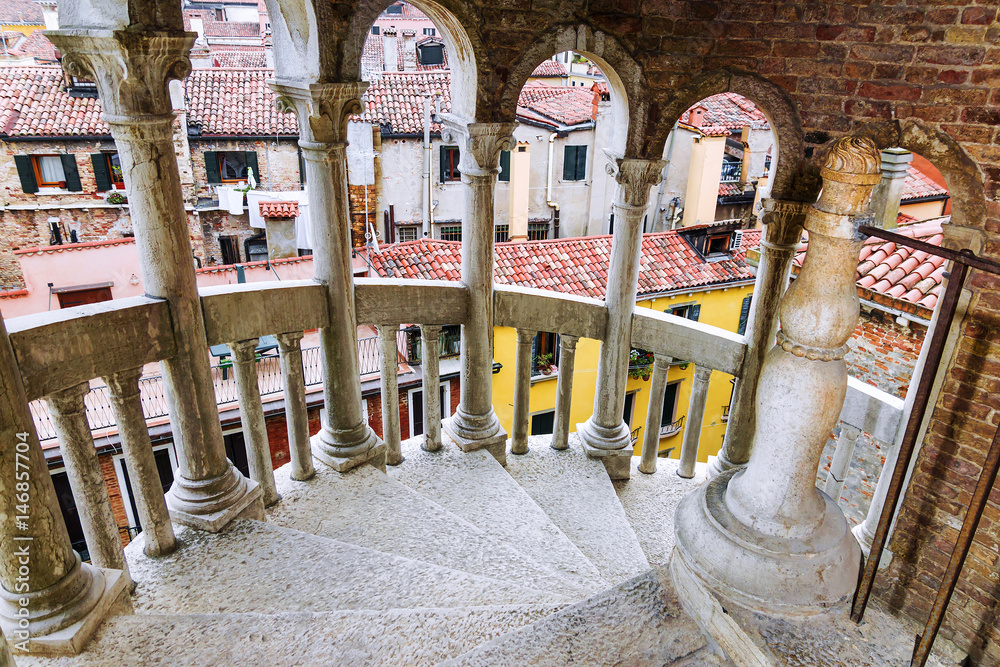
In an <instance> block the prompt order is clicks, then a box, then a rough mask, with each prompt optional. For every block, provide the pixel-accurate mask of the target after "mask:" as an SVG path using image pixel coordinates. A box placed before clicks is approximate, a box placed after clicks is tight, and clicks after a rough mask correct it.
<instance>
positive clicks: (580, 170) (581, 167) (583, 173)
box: [573, 146, 587, 181]
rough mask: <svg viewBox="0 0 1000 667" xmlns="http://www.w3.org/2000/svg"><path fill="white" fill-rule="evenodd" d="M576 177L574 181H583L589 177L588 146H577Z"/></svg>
mask: <svg viewBox="0 0 1000 667" xmlns="http://www.w3.org/2000/svg"><path fill="white" fill-rule="evenodd" d="M575 176H576V178H574V179H573V180H574V181H582V180H585V179H586V178H587V147H586V146H577V147H576V174H575Z"/></svg>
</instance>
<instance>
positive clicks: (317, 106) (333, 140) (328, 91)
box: [268, 81, 368, 148]
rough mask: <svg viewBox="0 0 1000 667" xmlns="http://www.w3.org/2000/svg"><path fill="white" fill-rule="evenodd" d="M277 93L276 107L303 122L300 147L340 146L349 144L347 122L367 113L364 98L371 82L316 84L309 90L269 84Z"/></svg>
mask: <svg viewBox="0 0 1000 667" xmlns="http://www.w3.org/2000/svg"><path fill="white" fill-rule="evenodd" d="M268 85H269V86H270V87H271V90H273V91H274V92H275V93H276V94H277V96H278V97H277V99H276V100H275V103H274V104H275V107H277V109H278V111H279V112H281V113H294V114H295V116H296V118H298V121H299V137H300V144H302V143H305V144H306V145H305V146H303V148H310V146H308V144H337V143H344V142H346V141H347V121H348V119H350V117H351V116H352V115H354V114H359V113H361V112H362V111H363V110H364V106H363V105H362V102H361V96H362V95H364V93H365V90H367V89H368V82H367V81H358V82H354V83H314V84H311V85H309V86H308V87H303V86H301V85H295V84H291V83H284V82H280V81H269V82H268Z"/></svg>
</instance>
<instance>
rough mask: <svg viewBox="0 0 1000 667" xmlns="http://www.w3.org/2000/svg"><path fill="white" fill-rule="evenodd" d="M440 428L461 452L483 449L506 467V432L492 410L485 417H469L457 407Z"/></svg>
mask: <svg viewBox="0 0 1000 667" xmlns="http://www.w3.org/2000/svg"><path fill="white" fill-rule="evenodd" d="M441 428H442V429H443V430H444V432H445V433H447V434H448V436H449V437H451V439H452V440H454V441H455V444H456V445H458V448H459V449H461V450H462V451H463V452H474V451H476V450H478V449H485V450H486V451H488V452H489V453H490V454H492V455H493V458H495V459H496V460H497V461H499V462H500V465H502V466H506V465H507V432H506V431H504V430H503V427H501V426H500V421H499V420H498V419H497V416H496V413H494V412H493V410H492V409H491V410H490V413H489V414H488V415H485V416H479V415H476V416H470V415H467V414H465V413H464V412H462V408H461V407H459V408H458V410H456V411H455V414H454V415H452V416H451V417H449V418H448V419H445V420H443V421H442V422H441Z"/></svg>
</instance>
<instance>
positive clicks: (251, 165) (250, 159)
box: [244, 151, 264, 184]
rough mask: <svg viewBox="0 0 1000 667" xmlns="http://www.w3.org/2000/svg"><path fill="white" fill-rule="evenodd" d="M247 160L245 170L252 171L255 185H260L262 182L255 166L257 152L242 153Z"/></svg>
mask: <svg viewBox="0 0 1000 667" xmlns="http://www.w3.org/2000/svg"><path fill="white" fill-rule="evenodd" d="M244 155H246V160H247V169H253V177H254V178H256V179H257V183H258V184H260V183H262V182H263V181H264V179H263V178H261V177H260V167H259V166H258V165H257V151H247V152H245V153H244Z"/></svg>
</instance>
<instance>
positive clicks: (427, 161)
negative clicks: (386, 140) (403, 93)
mask: <svg viewBox="0 0 1000 667" xmlns="http://www.w3.org/2000/svg"><path fill="white" fill-rule="evenodd" d="M423 186H424V187H423V194H424V196H423V199H424V205H423V226H424V236H425V237H427V238H430V236H431V96H430V94H429V93H428V94H427V95H426V96H424V175H423Z"/></svg>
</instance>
